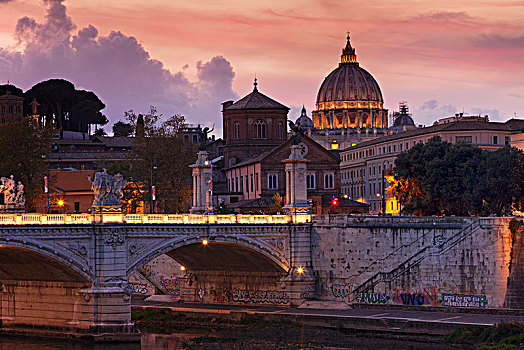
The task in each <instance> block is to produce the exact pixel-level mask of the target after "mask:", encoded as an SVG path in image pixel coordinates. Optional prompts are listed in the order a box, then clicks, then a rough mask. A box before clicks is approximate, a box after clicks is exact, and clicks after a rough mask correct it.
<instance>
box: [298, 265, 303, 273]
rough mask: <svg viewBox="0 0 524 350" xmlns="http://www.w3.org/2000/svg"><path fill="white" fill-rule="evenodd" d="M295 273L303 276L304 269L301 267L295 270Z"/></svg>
mask: <svg viewBox="0 0 524 350" xmlns="http://www.w3.org/2000/svg"><path fill="white" fill-rule="evenodd" d="M297 272H298V274H299V275H301V274H303V273H304V268H303V267H302V266H299V267H298V268H297Z"/></svg>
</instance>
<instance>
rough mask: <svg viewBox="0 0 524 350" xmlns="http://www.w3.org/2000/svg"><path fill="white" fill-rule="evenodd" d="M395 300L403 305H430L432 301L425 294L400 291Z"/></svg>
mask: <svg viewBox="0 0 524 350" xmlns="http://www.w3.org/2000/svg"><path fill="white" fill-rule="evenodd" d="M394 302H396V303H398V304H403V305H429V304H430V301H429V299H428V297H426V296H425V295H424V294H419V293H400V295H399V296H398V297H397V298H396V299H395V300H394Z"/></svg>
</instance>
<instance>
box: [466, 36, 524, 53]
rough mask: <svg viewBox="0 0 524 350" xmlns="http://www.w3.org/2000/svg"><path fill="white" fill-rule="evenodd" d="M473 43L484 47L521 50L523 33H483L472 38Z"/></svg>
mask: <svg viewBox="0 0 524 350" xmlns="http://www.w3.org/2000/svg"><path fill="white" fill-rule="evenodd" d="M473 43H474V44H475V45H476V46H479V47H486V48H503V49H512V50H518V51H523V50H524V34H523V35H517V36H508V35H501V34H484V35H481V36H480V37H477V38H475V39H474V40H473Z"/></svg>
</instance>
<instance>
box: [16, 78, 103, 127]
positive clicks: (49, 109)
mask: <svg viewBox="0 0 524 350" xmlns="http://www.w3.org/2000/svg"><path fill="white" fill-rule="evenodd" d="M24 97H25V106H24V109H25V113H26V114H30V113H31V106H30V105H29V103H31V101H33V98H36V100H37V101H38V103H39V104H40V106H39V113H40V115H42V116H43V117H44V119H45V121H46V125H48V124H50V123H55V124H56V127H57V128H58V129H59V130H68V131H81V132H87V131H88V126H89V125H90V124H97V125H104V124H106V123H107V121H108V120H107V118H106V116H105V115H103V114H102V113H101V112H100V111H101V110H102V109H104V108H105V104H104V103H103V102H102V101H101V100H100V99H99V98H98V97H97V96H96V95H95V94H94V93H93V92H91V91H85V90H76V88H75V86H74V85H73V83H71V82H69V81H67V80H63V79H51V80H46V81H43V82H40V83H38V84H36V85H34V86H33V87H32V88H31V89H29V90H28V91H26V92H25V94H24Z"/></svg>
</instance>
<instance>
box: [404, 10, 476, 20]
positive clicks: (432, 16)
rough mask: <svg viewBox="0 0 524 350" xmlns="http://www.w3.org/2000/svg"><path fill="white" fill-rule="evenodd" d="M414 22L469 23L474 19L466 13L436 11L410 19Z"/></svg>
mask: <svg viewBox="0 0 524 350" xmlns="http://www.w3.org/2000/svg"><path fill="white" fill-rule="evenodd" d="M411 19H412V20H415V21H433V22H461V21H471V20H474V17H472V16H471V15H469V14H468V13H467V12H464V11H460V12H453V11H438V12H431V13H424V14H421V15H418V16H414V17H412V18H411Z"/></svg>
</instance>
